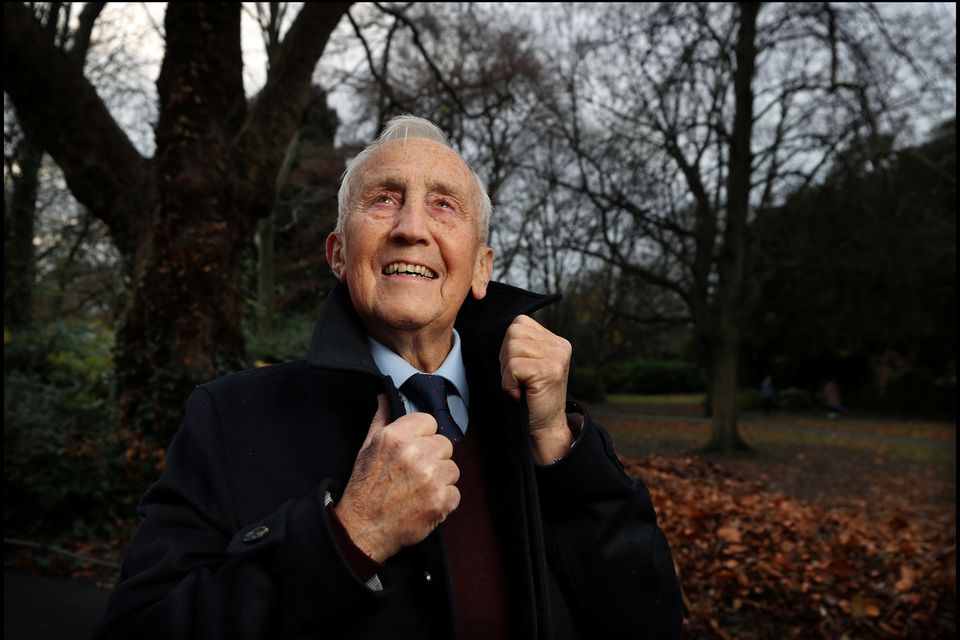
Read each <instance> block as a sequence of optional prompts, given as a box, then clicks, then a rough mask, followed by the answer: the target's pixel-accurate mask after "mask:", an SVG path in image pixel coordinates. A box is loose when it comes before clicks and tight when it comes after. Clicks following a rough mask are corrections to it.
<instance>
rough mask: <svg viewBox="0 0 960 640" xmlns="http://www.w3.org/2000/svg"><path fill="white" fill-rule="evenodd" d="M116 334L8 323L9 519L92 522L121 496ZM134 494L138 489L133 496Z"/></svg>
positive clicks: (115, 506)
mask: <svg viewBox="0 0 960 640" xmlns="http://www.w3.org/2000/svg"><path fill="white" fill-rule="evenodd" d="M112 348H113V334H112V332H111V331H110V330H109V329H105V328H102V327H98V326H96V325H86V324H66V323H59V324H56V325H53V326H51V327H47V328H44V329H43V330H39V331H33V332H24V333H15V334H12V335H11V334H10V333H9V332H7V331H6V330H5V331H4V349H3V360H4V376H3V378H4V385H3V400H4V407H3V418H4V419H3V423H4V424H3V445H4V450H3V465H4V481H3V484H4V498H5V499H4V520H5V522H6V524H7V525H10V524H14V525H17V524H20V525H22V524H24V523H30V524H31V525H42V523H44V522H48V523H49V524H50V526H52V527H56V526H57V525H61V526H62V525H64V523H69V522H70V521H71V520H72V519H74V518H83V517H89V516H91V514H94V513H96V514H97V515H96V516H93V517H91V518H90V520H91V522H95V521H96V520H97V519H98V518H100V517H101V516H103V515H104V514H105V513H115V512H118V511H120V510H121V509H123V508H124V507H128V506H129V505H124V504H122V500H119V499H118V498H117V496H118V495H119V493H118V492H119V491H120V490H122V489H123V488H122V487H121V486H119V485H120V484H121V483H120V478H121V477H122V469H123V464H124V458H123V454H124V446H123V444H122V443H121V442H120V438H119V437H118V434H117V427H116V419H115V414H114V401H113V395H114V394H113V386H114V385H113V381H114V374H113V359H112V355H111V350H112ZM133 498H136V496H133Z"/></svg>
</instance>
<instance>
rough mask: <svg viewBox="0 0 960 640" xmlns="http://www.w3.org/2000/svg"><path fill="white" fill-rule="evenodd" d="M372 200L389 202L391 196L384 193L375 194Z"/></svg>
mask: <svg viewBox="0 0 960 640" xmlns="http://www.w3.org/2000/svg"><path fill="white" fill-rule="evenodd" d="M374 202H376V203H377V204H391V203H392V202H393V196H390V195H387V194H385V193H384V194H381V195H379V196H377V197H376V199H375V200H374Z"/></svg>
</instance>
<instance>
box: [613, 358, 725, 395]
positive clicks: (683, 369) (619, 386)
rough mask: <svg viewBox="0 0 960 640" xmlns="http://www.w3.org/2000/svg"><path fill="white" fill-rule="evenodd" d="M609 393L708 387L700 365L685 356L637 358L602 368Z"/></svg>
mask: <svg viewBox="0 0 960 640" xmlns="http://www.w3.org/2000/svg"><path fill="white" fill-rule="evenodd" d="M603 383H604V388H605V389H606V391H607V392H609V393H647V394H654V393H699V392H701V391H703V390H705V389H706V387H707V385H706V379H705V376H704V372H703V370H702V369H700V367H698V366H696V365H692V364H690V363H689V362H684V361H682V360H634V361H631V362H623V363H618V364H614V365H610V366H609V367H607V368H605V369H604V371H603Z"/></svg>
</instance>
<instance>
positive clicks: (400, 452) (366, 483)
mask: <svg viewBox="0 0 960 640" xmlns="http://www.w3.org/2000/svg"><path fill="white" fill-rule="evenodd" d="M377 405H378V406H377V412H376V414H374V416H373V421H372V422H371V423H370V430H369V431H368V432H367V439H366V440H365V441H364V443H363V446H362V447H361V448H360V452H359V453H358V454H357V461H356V462H355V463H354V465H353V472H352V473H351V474H350V480H349V481H348V482H347V486H346V488H345V489H344V491H343V497H342V498H341V499H340V502H338V503H337V505H336V507H334V510H335V511H336V514H337V518H339V520H340V522H341V523H342V524H343V526H344V528H345V529H346V530H347V533H348V534H349V535H350V539H351V540H353V543H354V544H356V545H357V546H358V547H359V548H360V550H361V551H363V552H364V553H366V554H367V555H368V556H369V557H370V558H372V559H373V560H376V561H377V562H381V563H382V562H384V561H385V560H386V559H387V558H389V557H391V556H392V555H394V554H395V553H396V552H397V551H399V550H400V549H402V548H403V547H408V546H410V545H413V544H416V543H418V542H420V541H421V540H423V539H424V538H426V537H427V536H428V535H429V534H430V532H431V531H433V530H434V529H436V528H437V525H438V524H440V523H441V522H443V521H444V520H445V519H446V517H447V516H448V515H450V513H451V512H452V511H453V510H454V509H456V508H457V505H459V504H460V491H459V490H458V489H457V487H456V486H454V485H455V483H456V482H457V480H459V479H460V469H459V468H457V465H456V463H455V462H454V461H453V460H451V456H452V455H453V443H451V442H450V440H449V439H448V438H446V437H445V436H442V435H440V434H438V433H437V421H436V420H435V419H434V417H433V416H431V415H430V414H428V413H410V414H407V415H405V416H402V417H401V418H399V419H397V420H396V421H394V422H391V423H389V424H387V420H389V415H390V410H389V406H388V404H387V397H386V396H385V395H382V394H381V395H379V396H378V397H377Z"/></svg>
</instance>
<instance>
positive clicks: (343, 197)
mask: <svg viewBox="0 0 960 640" xmlns="http://www.w3.org/2000/svg"><path fill="white" fill-rule="evenodd" d="M410 138H420V139H424V140H432V141H433V142H436V143H439V144H442V145H443V146H445V147H446V148H448V149H450V150H451V151H453V152H454V153H455V154H457V157H458V158H460V160H463V156H462V155H460V153H459V152H458V151H457V150H456V149H454V148H453V146H452V145H451V144H450V140H449V139H448V138H447V136H446V134H445V133H444V132H443V131H442V130H441V129H440V127H438V126H437V125H435V124H434V123H432V122H430V121H429V120H427V119H426V118H421V117H419V116H412V115H402V116H396V117H394V118H392V119H391V120H390V121H389V122H388V123H387V124H386V126H385V127H384V128H383V131H382V132H381V133H380V136H379V137H377V139H376V140H374V141H373V142H371V143H370V144H368V145H367V146H366V147H364V149H363V151H361V152H360V153H358V154H357V156H356V157H355V158H353V160H351V161H350V162H349V163H347V170H346V171H344V172H343V177H342V178H341V181H340V191H339V192H338V193H337V227H336V229H334V232H335V233H337V234H338V235H340V237H341V238H342V237H343V225H344V222H345V221H346V219H347V216H348V215H349V214H350V209H351V207H352V206H353V202H354V200H355V199H356V197H357V193H356V191H357V188H358V187H359V184H358V182H359V176H360V175H361V174H362V171H358V169H361V168H362V167H363V165H364V163H365V162H366V161H367V159H368V158H369V157H370V156H371V155H372V154H373V152H374V151H376V150H377V149H379V148H380V147H381V146H383V145H384V144H386V143H387V142H393V141H394V140H408V139H410ZM463 163H464V164H465V165H466V166H467V168H468V169H470V174H471V175H472V176H473V179H474V181H475V182H476V187H477V193H478V194H479V196H480V211H479V212H478V214H479V215H478V220H477V222H478V225H477V226H478V229H479V231H480V241H481V242H483V243H484V244H486V243H487V238H488V236H489V234H490V215H491V214H492V213H493V204H492V203H491V202H490V196H489V195H487V190H486V188H485V187H484V186H483V181H482V180H480V176H478V175H477V172H476V171H474V170H473V167H471V166H470V165H469V164H468V163H467V161H466V160H463Z"/></svg>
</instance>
